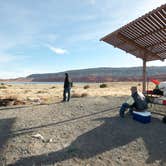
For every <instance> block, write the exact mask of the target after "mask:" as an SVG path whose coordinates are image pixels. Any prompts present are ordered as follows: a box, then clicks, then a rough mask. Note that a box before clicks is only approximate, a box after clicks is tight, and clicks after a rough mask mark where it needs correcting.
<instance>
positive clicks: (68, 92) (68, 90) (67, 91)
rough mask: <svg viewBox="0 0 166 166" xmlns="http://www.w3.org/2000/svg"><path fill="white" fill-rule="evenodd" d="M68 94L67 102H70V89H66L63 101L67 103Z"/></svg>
mask: <svg viewBox="0 0 166 166" xmlns="http://www.w3.org/2000/svg"><path fill="white" fill-rule="evenodd" d="M66 94H68V95H67V101H69V100H70V88H64V91H63V101H66Z"/></svg>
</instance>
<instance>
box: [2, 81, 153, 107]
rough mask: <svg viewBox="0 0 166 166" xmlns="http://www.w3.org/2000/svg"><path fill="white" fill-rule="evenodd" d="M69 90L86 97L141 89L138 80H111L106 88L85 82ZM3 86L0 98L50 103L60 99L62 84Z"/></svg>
mask: <svg viewBox="0 0 166 166" xmlns="http://www.w3.org/2000/svg"><path fill="white" fill-rule="evenodd" d="M74 85H75V86H74V87H73V88H72V90H71V96H72V97H86V96H92V97H93V96H127V95H130V87H131V86H137V87H138V89H139V90H142V84H141V83H140V82H111V83H106V88H100V85H101V84H99V83H95V84H94V83H89V84H88V85H87V84H77V83H75V84H74ZM0 86H5V87H6V88H4V89H3V88H2V89H0V98H9V97H10V96H15V97H16V98H17V99H18V101H22V102H26V104H31V102H29V100H28V98H32V99H34V101H36V100H35V99H40V102H41V103H52V102H57V101H61V100H62V96H63V85H60V84H58V85H57V84H56V85H55V84H50V85H48V84H20V85H16V84H13V85H12V86H7V85H6V84H5V85H0ZM153 88H154V85H153V84H152V83H150V84H149V89H153Z"/></svg>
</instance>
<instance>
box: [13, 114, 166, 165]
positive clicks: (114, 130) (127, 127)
mask: <svg viewBox="0 0 166 166" xmlns="http://www.w3.org/2000/svg"><path fill="white" fill-rule="evenodd" d="M95 120H100V121H103V122H104V123H103V124H102V125H100V126H99V127H96V128H94V129H93V130H91V131H89V132H87V133H84V134H82V135H80V136H79V137H77V139H76V140H75V141H73V142H72V143H71V144H70V146H68V147H66V148H64V149H62V150H60V151H57V152H50V153H48V154H42V155H38V156H30V157H27V158H22V159H20V160H18V161H17V162H16V163H14V164H13V165H28V166H30V165H35V164H36V165H47V164H54V163H56V162H61V161H63V160H68V159H70V158H75V157H76V158H80V159H87V158H91V157H93V156H95V155H97V154H101V153H103V152H106V151H109V150H111V149H114V148H118V147H120V146H123V145H127V144H129V143H130V142H132V141H134V140H135V139H138V138H142V139H143V140H144V141H145V146H146V147H147V150H148V152H149V158H148V159H147V161H146V162H148V163H153V162H154V161H155V160H160V161H161V162H164V161H166V157H165V155H166V150H165V149H166V148H165V147H166V141H165V140H166V126H164V125H163V124H162V123H161V122H159V120H157V119H155V118H153V123H150V124H141V123H139V122H136V121H133V120H132V119H131V118H124V119H120V118H119V117H111V118H100V119H95ZM138 146H139V145H138ZM163 153H164V154H163Z"/></svg>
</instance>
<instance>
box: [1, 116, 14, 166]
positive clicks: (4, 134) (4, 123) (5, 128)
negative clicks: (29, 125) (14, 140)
mask: <svg viewBox="0 0 166 166" xmlns="http://www.w3.org/2000/svg"><path fill="white" fill-rule="evenodd" d="M15 120H16V119H15V118H9V119H0V165H4V164H5V158H4V156H3V155H2V153H3V150H4V147H5V145H6V143H7V141H8V139H9V135H10V133H11V128H12V126H13V124H14V122H15Z"/></svg>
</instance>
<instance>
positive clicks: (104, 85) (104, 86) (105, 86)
mask: <svg viewBox="0 0 166 166" xmlns="http://www.w3.org/2000/svg"><path fill="white" fill-rule="evenodd" d="M107 86H108V85H107V84H101V85H100V88H107Z"/></svg>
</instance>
